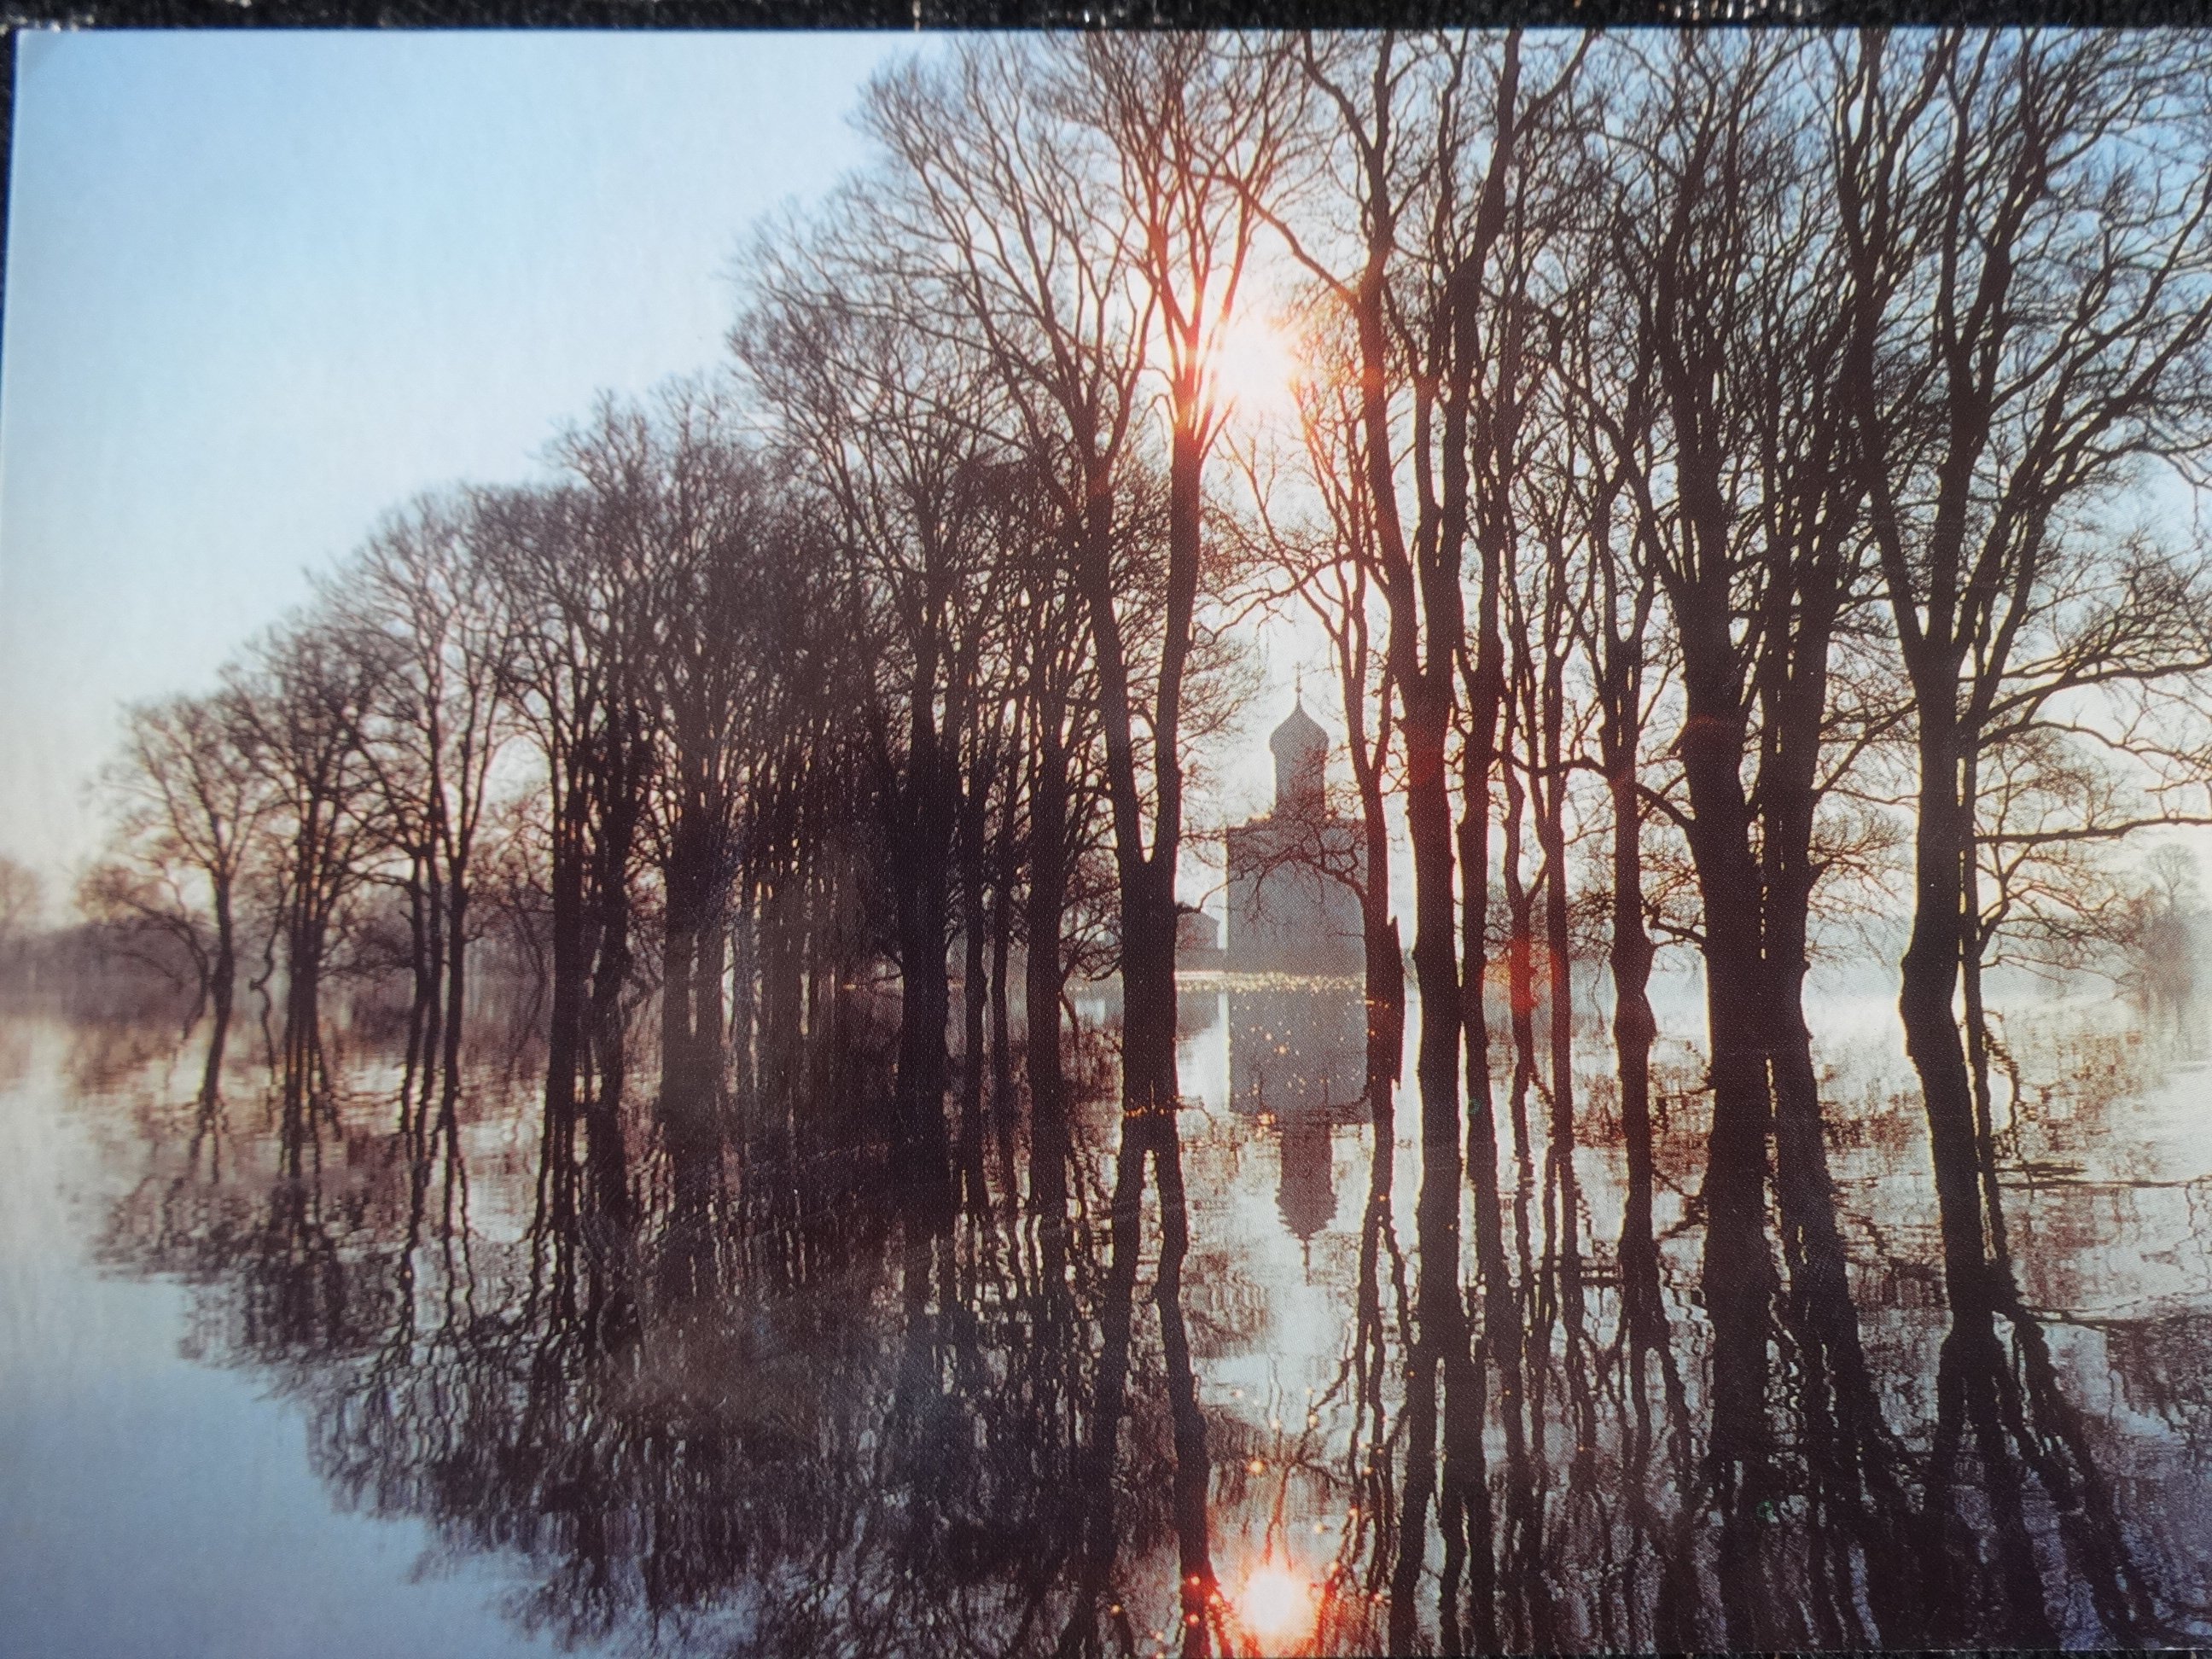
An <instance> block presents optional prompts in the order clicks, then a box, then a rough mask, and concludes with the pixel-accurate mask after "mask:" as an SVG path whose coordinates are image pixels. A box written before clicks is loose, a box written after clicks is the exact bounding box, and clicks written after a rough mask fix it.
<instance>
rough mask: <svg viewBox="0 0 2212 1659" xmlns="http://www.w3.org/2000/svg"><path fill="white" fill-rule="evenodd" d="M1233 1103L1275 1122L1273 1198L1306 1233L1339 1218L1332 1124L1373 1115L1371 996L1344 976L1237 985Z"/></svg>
mask: <svg viewBox="0 0 2212 1659" xmlns="http://www.w3.org/2000/svg"><path fill="white" fill-rule="evenodd" d="M1227 998H1228V1003H1229V1105H1230V1109H1231V1111H1234V1112H1236V1113H1237V1114H1238V1115H1240V1116H1245V1117H1252V1118H1257V1119H1259V1120H1260V1121H1262V1122H1265V1123H1272V1125H1273V1127H1274V1130H1275V1133H1276V1137H1277V1146H1278V1150H1279V1154H1280V1158H1281V1169H1282V1178H1281V1182H1280V1184H1279V1186H1278V1187H1277V1188H1276V1193H1275V1201H1276V1206H1277V1207H1278V1208H1279V1210H1280V1211H1281V1212H1282V1216H1283V1225H1285V1227H1287V1228H1289V1229H1290V1231H1291V1232H1292V1233H1293V1234H1295V1235H1296V1236H1297V1237H1298V1239H1299V1240H1300V1241H1301V1242H1304V1243H1310V1242H1311V1240H1312V1238H1313V1237H1314V1235H1315V1234H1316V1233H1318V1232H1320V1231H1322V1230H1324V1229H1325V1228H1327V1227H1328V1225H1329V1224H1330V1223H1331V1222H1332V1221H1334V1219H1335V1218H1336V1178H1335V1177H1336V1172H1335V1169H1334V1163H1333V1157H1334V1154H1333V1152H1332V1150H1331V1147H1330V1132H1331V1131H1332V1130H1334V1128H1336V1127H1337V1126H1339V1125H1340V1124H1346V1123H1364V1122H1365V1121H1367V1116H1368V1111H1367V1097H1366V1085H1367V1006H1366V1003H1365V1002H1364V1000H1362V998H1361V994H1360V993H1359V992H1358V990H1357V989H1356V988H1354V987H1349V986H1344V985H1328V984H1309V985H1281V984H1277V985H1270V986H1267V987H1264V988H1261V987H1253V988H1250V989H1244V988H1240V987H1231V989H1230V990H1229V991H1228V993H1227Z"/></svg>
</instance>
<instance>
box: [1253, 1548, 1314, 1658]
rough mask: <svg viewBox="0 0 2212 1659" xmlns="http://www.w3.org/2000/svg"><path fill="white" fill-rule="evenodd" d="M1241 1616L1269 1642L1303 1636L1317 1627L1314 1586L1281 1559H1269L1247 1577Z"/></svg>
mask: <svg viewBox="0 0 2212 1659" xmlns="http://www.w3.org/2000/svg"><path fill="white" fill-rule="evenodd" d="M1237 1618H1238V1619H1239V1620H1242V1621H1243V1626H1244V1627H1245V1629H1247V1630H1249V1631H1250V1632H1252V1634H1253V1635H1255V1636H1256V1637H1259V1638H1261V1639H1262V1640H1264V1641H1267V1642H1268V1643H1271V1644H1282V1643H1285V1642H1290V1641H1293V1640H1297V1639H1301V1638H1304V1637H1305V1636H1307V1635H1309V1634H1310V1633H1311V1632H1312V1630H1313V1622H1314V1588H1313V1586H1312V1585H1311V1584H1310V1583H1307V1582H1306V1580H1305V1579H1304V1578H1302V1577H1299V1576H1298V1575H1297V1573H1294V1572H1292V1571H1291V1570H1290V1569H1289V1568H1287V1567H1285V1566H1284V1565H1282V1564H1281V1563H1280V1562H1278V1561H1268V1562H1267V1563H1265V1564H1263V1565H1261V1566H1260V1567H1258V1568H1257V1569H1255V1571H1254V1572H1253V1574H1252V1576H1251V1577H1249V1578H1247V1579H1246V1580H1245V1581H1244V1589H1243V1594H1242V1595H1239V1596H1238V1597H1237Z"/></svg>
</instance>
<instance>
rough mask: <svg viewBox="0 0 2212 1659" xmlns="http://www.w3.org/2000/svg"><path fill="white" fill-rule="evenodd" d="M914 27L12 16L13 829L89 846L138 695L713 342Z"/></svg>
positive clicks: (0, 390) (4, 395)
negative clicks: (736, 28) (370, 546)
mask: <svg viewBox="0 0 2212 1659" xmlns="http://www.w3.org/2000/svg"><path fill="white" fill-rule="evenodd" d="M928 49H929V47H928V46H927V43H919V42H917V41H916V40H915V37H913V36H911V35H906V34H890V33H885V34H872V35H861V34H801V33H765V34H718V35H690V34H675V33H621V34H598V35H595V34H584V33H547V34H535V35H520V34H504V33H467V32H451V33H436V34H407V33H392V32H386V31H370V32H366V33H356V34H343V35H341V34H336V33H278V32H274V31H272V32H268V33H262V32H258V31H244V30H240V31H231V30H213V31H206V32H199V31H179V32H175V33H154V32H143V33H102V32H83V33H64V32H51V31H49V32H36V31H34V32H29V33H24V34H22V35H21V36H19V37H18V50H17V54H16V64H17V68H16V76H17V80H16V101H15V122H16V125H15V143H14V148H13V154H12V156H11V159H10V177H9V217H8V227H7V234H8V264H7V288H6V295H5V304H6V313H5V325H4V328H5V331H4V338H3V339H0V853H4V854H9V855H12V856H14V857H15V858H18V859H21V860H23V861H25V862H27V863H28V864H30V865H31V866H33V868H34V869H37V870H38V871H40V873H41V874H42V875H43V876H45V878H46V882H47V884H48V887H49V890H50V893H51V894H52V895H53V896H56V897H58V896H60V895H63V894H65V893H66V892H67V891H68V890H69V889H70V886H72V885H73V884H74V876H75V872H76V869H77V868H78V867H79V866H81V865H82V863H84V862H85V861H87V860H88V859H89V858H90V856H91V855H92V854H94V852H95V851H96V848H97V843H98V839H99V834H100V829H99V825H100V818H99V816H98V813H97V811H96V809H95V806H94V803H93V801H92V799H90V796H89V793H88V785H89V782H90V780H91V779H92V777H93V775H94V773H95V772H96V771H97V769H98V768H99V767H100V764H101V763H103V762H104V761H105V760H106V757H108V755H109V754H110V753H112V750H113V748H114V745H115V742H116V738H117V734H118V730H119V726H118V715H119V712H120V710H121V708H122V707H123V706H124V705H125V703H127V702H132V701H136V700H138V699H143V698H149V697H155V696H165V695H167V694H170V693H173V692H178V691H186V690H203V689H205V688H206V687H207V686H209V685H210V684H212V683H213V680H214V677H215V675H216V671H217V670H218V669H219V667H220V666H221V665H222V661H223V660H224V659H225V658H227V657H228V655H229V654H230V653H232V652H233V651H234V649H235V648H236V647H238V646H239V645H240V644H241V643H242V642H243V641H245V640H246V639H247V638H248V637H249V636H250V635H252V634H253V633H254V632H255V631H256V630H258V629H260V628H263V627H264V626H266V625H267V624H269V623H272V622H274V621H276V619H277V618H278V617H281V616H282V615H283V613H284V612H285V611H288V610H289V609H290V608H291V607H293V606H294V605H297V604H298V603H300V602H301V600H302V599H304V598H305V597H306V596H307V576H306V573H307V571H308V570H309V569H311V568H328V567H329V566H331V564H333V563H335V562H337V560H338V559H340V558H342V557H343V556H344V555H345V554H346V553H347V552H348V551H349V550H350V549H351V548H353V547H354V546H355V545H356V544H358V543H359V542H360V540H361V539H362V537H363V536H364V535H365V534H366V532H368V530H369V529H370V527H371V526H373V525H374V522H375V520H376V519H377V517H378V515H379V514H380V513H382V512H384V511H385V510H386V509H387V508H389V507H394V506H396V505H398V504H400V503H402V502H404V501H405V500H406V499H407V498H408V497H410V495H414V494H415V493H416V492H417V491H419V490H422V489H426V488H432V487H435V486H437V485H440V484H443V483H450V482H453V481H455V480H459V479H462V478H469V479H479V480H486V481H493V480H500V479H507V478H514V477H521V476H524V475H526V474H527V473H528V472H530V471H532V469H533V467H534V465H535V462H536V458H537V457H538V453H540V451H541V450H542V449H543V448H544V446H545V444H546V442H547V441H549V440H550V438H551V437H552V436H553V435H554V434H555V433H556V430H557V429H558V428H559V427H560V425H561V424H562V422H564V421H566V420H568V419H570V418H573V417H576V416H581V415H582V414H584V413H585V412H586V410H587V409H588V408H589V406H590V404H591V402H592V398H593V396H594V395H595V394H596V393H597V392H599V391H600V390H601V389H611V390H613V391H615V392H642V391H644V390H645V389H647V387H649V386H653V384H654V383H655V382H657V381H659V380H662V379H664V378H665V377H666V376H668V375H670V374H682V373H688V372H690V371H693V370H696V369H699V368H704V367H707V366H708V365H709V364H711V363H713V362H715V361H717V360H718V359H719V358H720V356H722V355H723V352H724V346H723V335H724V333H725V331H726V328H727V326H728V325H729V322H730V319H731V318H732V316H733V314H734V312H735V309H736V295H735V289H734V287H733V285H732V281H731V279H730V276H729V270H730V267H731V263H732V257H733V256H734V255H735V254H736V253H737V252H738V249H739V248H740V247H741V246H743V243H744V239H745V237H746V235H747V234H748V231H749V229H750V227H751V226H752V225H753V224H754V223H755V222H757V220H758V219H759V218H760V217H761V216H763V214H766V213H769V212H771V211H773V210H775V209H776V208H778V207H779V206H780V205H781V204H783V203H785V202H787V201H788V200H793V199H796V200H799V201H802V202H803V201H807V200H811V199H815V198H817V197H820V196H821V195H823V193H824V192H826V191H828V190H829V188H830V187H831V186H832V185H834V184H835V182H836V179H837V178H838V177H839V176H840V175H841V174H842V173H844V172H846V171H848V170H849V169H851V168H853V167H857V166H859V165H860V163H861V162H862V161H863V160H864V159H865V156H866V149H865V145H864V142H863V141H862V139H861V138H860V135H859V134H858V133H856V132H855V131H854V130H853V129H852V127H851V126H850V125H849V123H848V114H849V112H851V111H852V109H853V108H854V106H855V105H856V103H857V101H858V97H859V93H860V88H861V86H862V85H863V84H864V82H866V78H867V76H869V75H870V74H871V73H872V71H873V70H875V69H876V68H877V67H878V66H879V65H882V64H887V63H890V62H892V61H895V60H896V59H897V58H901V57H902V56H904V55H907V54H909V53H912V52H915V51H917V50H928Z"/></svg>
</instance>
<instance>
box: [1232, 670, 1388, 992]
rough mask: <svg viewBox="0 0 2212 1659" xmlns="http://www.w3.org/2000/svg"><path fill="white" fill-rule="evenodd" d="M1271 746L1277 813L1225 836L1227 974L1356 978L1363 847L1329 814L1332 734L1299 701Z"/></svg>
mask: <svg viewBox="0 0 2212 1659" xmlns="http://www.w3.org/2000/svg"><path fill="white" fill-rule="evenodd" d="M1267 747H1268V748H1269V749H1270V750H1273V752H1274V757H1275V805H1274V810H1273V811H1271V812H1269V813H1267V815H1266V816H1264V817H1256V818H1255V819H1253V820H1252V821H1251V822H1250V823H1243V824H1238V825H1237V826H1236V827H1234V828H1233V829H1231V830H1230V831H1229V836H1228V840H1229V944H1228V949H1227V953H1226V954H1227V959H1228V966H1229V967H1230V969H1231V970H1233V971H1238V972H1244V973H1286V974H1356V973H1358V971H1359V969H1360V967H1361V964H1362V963H1363V961H1364V951H1363V949H1362V947H1361V944H1360V919H1359V894H1358V888H1359V885H1360V884H1362V882H1363V881H1364V878H1365V872H1366V857H1365V854H1366V842H1365V841H1364V839H1363V838H1362V836H1361V835H1360V831H1359V826H1358V824H1357V823H1353V822H1352V820H1351V819H1349V818H1344V817H1335V816H1334V815H1332V814H1331V813H1330V811H1329V810H1328V798H1327V794H1326V792H1325V787H1324V786H1325V784H1326V781H1327V778H1328V733H1327V732H1324V731H1322V728H1321V727H1320V726H1318V725H1317V724H1316V722H1315V720H1314V719H1313V717H1312V716H1311V715H1310V714H1307V713H1306V711H1305V702H1304V698H1301V699H1300V700H1299V701H1298V702H1297V706H1296V707H1294V708H1292V709H1291V714H1290V718H1289V719H1287V720H1285V721H1284V722H1283V723H1282V724H1281V725H1280V726H1277V727H1276V728H1275V730H1274V732H1273V735H1271V736H1270V737H1269V738H1268V739H1267Z"/></svg>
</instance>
